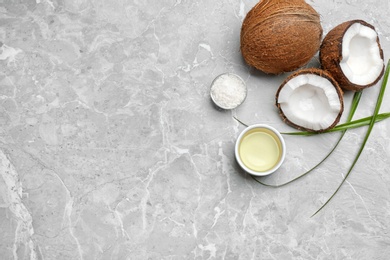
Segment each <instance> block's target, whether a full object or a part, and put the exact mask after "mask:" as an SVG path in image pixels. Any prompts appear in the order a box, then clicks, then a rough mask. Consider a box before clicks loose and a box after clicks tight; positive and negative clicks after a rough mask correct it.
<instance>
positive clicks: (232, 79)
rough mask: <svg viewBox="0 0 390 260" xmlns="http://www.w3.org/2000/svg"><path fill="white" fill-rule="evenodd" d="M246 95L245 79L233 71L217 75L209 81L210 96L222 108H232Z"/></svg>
mask: <svg viewBox="0 0 390 260" xmlns="http://www.w3.org/2000/svg"><path fill="white" fill-rule="evenodd" d="M246 95H247V88H246V84H245V81H244V80H243V79H242V78H241V77H240V76H238V75H236V74H234V73H224V74H221V75H219V76H217V77H216V78H215V79H214V80H213V82H212V83H211V88H210V96H211V99H212V100H213V102H214V104H215V105H216V106H218V107H220V108H222V109H226V110H228V109H234V108H236V107H238V106H239V105H241V104H242V102H244V100H245V98H246Z"/></svg>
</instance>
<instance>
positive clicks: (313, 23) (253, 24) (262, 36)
mask: <svg viewBox="0 0 390 260" xmlns="http://www.w3.org/2000/svg"><path fill="white" fill-rule="evenodd" d="M321 38H322V27H321V22H320V16H319V14H318V13H317V12H316V11H315V10H314V9H313V8H312V7H311V6H310V5H309V4H307V3H306V2H305V1H304V0H262V1H260V2H259V3H257V4H256V5H255V6H254V7H253V8H252V9H251V10H250V11H249V12H248V14H247V15H246V17H245V19H244V21H243V24H242V28H241V38H240V41H241V53H242V56H243V58H244V60H245V61H246V63H247V64H249V65H250V66H253V67H255V68H257V69H259V70H261V71H263V72H265V73H271V74H279V73H282V72H288V71H293V70H296V69H298V68H300V67H302V66H304V65H306V64H307V63H308V62H309V61H310V60H311V58H312V57H313V56H314V55H315V54H316V53H317V51H318V49H319V47H320V44H321Z"/></svg>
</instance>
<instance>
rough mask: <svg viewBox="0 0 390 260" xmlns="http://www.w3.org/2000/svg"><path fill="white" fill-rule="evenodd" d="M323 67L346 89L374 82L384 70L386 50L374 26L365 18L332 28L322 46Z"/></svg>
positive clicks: (365, 86)
mask: <svg viewBox="0 0 390 260" xmlns="http://www.w3.org/2000/svg"><path fill="white" fill-rule="evenodd" d="M319 56H320V62H321V66H322V68H323V69H324V70H327V71H329V72H330V73H331V75H332V76H333V78H334V79H335V80H336V81H337V82H338V83H339V84H340V87H341V88H343V89H345V90H353V91H359V90H362V89H364V88H367V87H370V86H373V85H375V84H376V83H377V82H378V81H379V80H380V78H381V77H382V75H383V73H384V68H385V66H384V61H383V51H382V48H381V45H380V42H379V37H378V34H377V32H376V31H375V28H374V26H372V25H371V24H368V23H367V22H365V21H362V20H352V21H347V22H344V23H342V24H340V25H338V26H336V27H335V28H333V29H332V30H331V31H330V32H329V33H328V34H327V35H326V36H325V38H324V40H323V42H322V44H321V47H320V55H319Z"/></svg>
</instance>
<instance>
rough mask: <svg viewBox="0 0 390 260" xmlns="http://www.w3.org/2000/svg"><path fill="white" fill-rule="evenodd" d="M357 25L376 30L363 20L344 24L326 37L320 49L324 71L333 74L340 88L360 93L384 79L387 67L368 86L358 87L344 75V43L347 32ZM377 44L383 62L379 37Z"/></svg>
mask: <svg viewBox="0 0 390 260" xmlns="http://www.w3.org/2000/svg"><path fill="white" fill-rule="evenodd" d="M355 23H360V24H362V25H364V26H367V27H369V28H371V29H373V30H375V28H374V26H372V25H371V24H369V23H367V22H365V21H363V20H351V21H347V22H344V23H342V24H340V25H338V26H336V27H335V28H333V29H332V30H331V31H329V33H328V34H327V35H326V36H325V38H324V40H323V41H322V44H321V47H320V54H319V57H320V62H321V67H322V69H324V70H326V71H329V72H330V74H332V76H333V78H334V79H335V80H336V81H337V82H338V83H339V85H340V87H341V88H343V89H344V90H352V91H359V90H362V89H365V88H368V87H371V86H373V85H375V84H376V83H378V81H379V80H380V78H382V76H383V73H384V69H385V66H384V65H383V69H382V72H381V74H380V76H379V77H378V78H377V79H376V80H375V81H373V82H372V83H370V84H367V85H357V84H354V83H352V82H351V81H349V79H348V78H347V77H346V76H345V75H344V73H343V71H342V69H341V67H340V62H341V60H342V59H343V56H342V42H343V37H344V34H345V32H346V31H347V30H348V29H349V27H351V26H352V25H353V24H355ZM376 42H377V43H378V48H379V52H380V56H381V58H382V60H383V50H382V47H381V45H380V42H379V37H377V40H376Z"/></svg>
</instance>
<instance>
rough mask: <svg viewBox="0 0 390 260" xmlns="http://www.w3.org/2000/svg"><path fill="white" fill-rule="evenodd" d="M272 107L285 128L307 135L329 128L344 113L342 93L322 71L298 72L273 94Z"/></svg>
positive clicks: (336, 84) (333, 81) (331, 78)
mask: <svg viewBox="0 0 390 260" xmlns="http://www.w3.org/2000/svg"><path fill="white" fill-rule="evenodd" d="M276 106H277V107H278V109H279V114H280V115H281V117H282V119H283V121H285V122H286V123H287V124H289V125H291V126H293V127H295V128H297V129H300V130H306V131H311V132H322V131H325V130H328V129H330V128H333V127H334V126H336V124H337V123H338V122H339V121H340V118H341V115H342V113H343V111H344V102H343V91H342V89H341V88H340V87H339V85H338V83H337V82H336V81H335V80H334V79H333V77H332V76H331V75H330V74H329V73H328V72H326V71H324V70H321V69H317V68H313V69H301V70H298V71H297V72H295V73H293V74H291V75H290V76H289V77H287V78H286V80H285V81H284V82H283V83H282V84H281V86H280V87H279V89H278V91H277V92H276Z"/></svg>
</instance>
